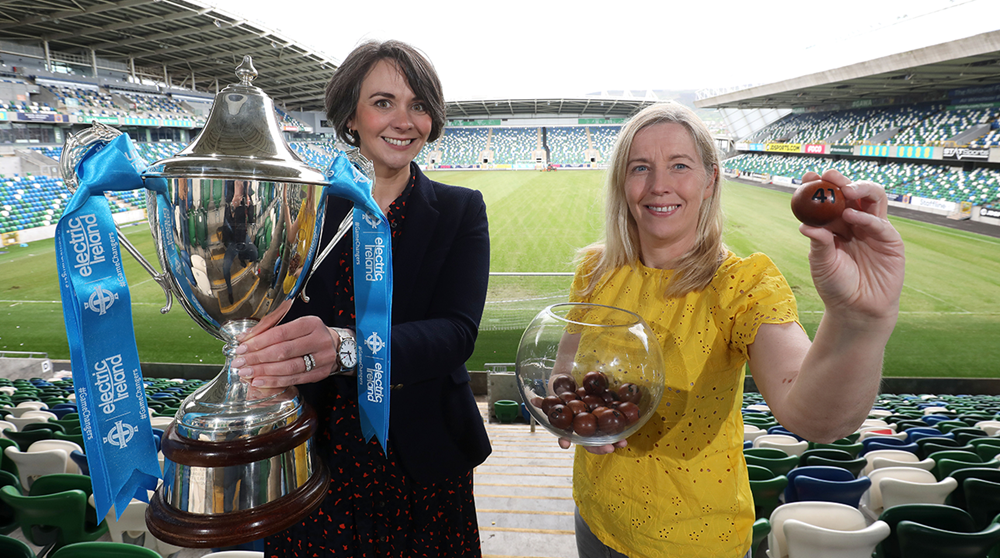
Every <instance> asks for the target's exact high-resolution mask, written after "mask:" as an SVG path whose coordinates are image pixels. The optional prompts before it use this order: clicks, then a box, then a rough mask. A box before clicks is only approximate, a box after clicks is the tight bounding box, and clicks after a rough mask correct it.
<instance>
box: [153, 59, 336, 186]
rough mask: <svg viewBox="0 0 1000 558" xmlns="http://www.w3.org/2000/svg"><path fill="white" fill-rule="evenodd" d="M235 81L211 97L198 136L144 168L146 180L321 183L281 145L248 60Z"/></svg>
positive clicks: (270, 108)
mask: <svg viewBox="0 0 1000 558" xmlns="http://www.w3.org/2000/svg"><path fill="white" fill-rule="evenodd" d="M236 76H237V77H239V78H240V83H234V84H231V85H229V86H228V87H226V88H225V89H223V90H222V91H220V92H219V93H218V94H217V95H216V96H215V102H214V104H213V105H212V111H211V113H210V114H209V115H208V120H207V121H206V122H205V127H204V128H203V129H202V131H201V133H200V134H199V135H198V137H197V138H195V140H194V141H192V142H191V144H190V145H188V146H187V147H186V148H185V149H184V150H182V151H181V152H180V153H178V154H177V155H175V156H173V157H170V158H168V159H163V160H161V161H158V162H156V163H153V164H152V165H150V166H149V168H148V169H146V171H145V172H144V173H143V174H144V175H146V176H158V177H163V178H170V177H196V176H197V177H204V178H220V179H230V180H260V181H272V182H297V183H306V184H325V183H326V179H325V178H324V176H323V173H322V172H320V171H318V170H316V169H314V168H312V167H310V166H309V165H307V164H305V163H304V162H303V161H302V158H301V157H299V155H298V154H297V153H295V152H294V151H292V149H291V148H290V147H289V146H288V144H287V143H285V140H284V138H283V137H282V135H281V130H280V129H279V128H278V119H277V116H276V115H275V112H274V102H273V101H271V98H270V97H268V96H267V94H265V93H264V91H263V90H261V89H260V88H258V87H254V86H253V85H251V82H252V81H253V80H254V78H256V77H257V70H255V69H254V67H253V61H252V60H251V58H250V56H244V57H243V62H242V63H241V64H240V65H239V66H238V67H237V68H236Z"/></svg>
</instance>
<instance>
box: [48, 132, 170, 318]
mask: <svg viewBox="0 0 1000 558" xmlns="http://www.w3.org/2000/svg"><path fill="white" fill-rule="evenodd" d="M121 134H122V132H121V130H117V129H115V128H112V127H111V126H108V125H106V124H101V123H100V122H94V123H93V124H91V126H90V127H89V128H85V129H83V130H81V131H80V132H78V133H76V134H69V135H67V136H66V142H65V143H64V144H63V151H62V155H61V156H60V157H59V174H60V175H61V176H62V179H63V182H64V183H65V184H66V187H67V188H69V190H70V192H74V193H75V192H76V189H77V187H79V186H80V180H79V179H78V178H77V176H76V165H77V164H79V163H80V160H81V159H83V156H84V155H86V154H87V151H89V150H90V148H91V146H93V145H94V144H95V143H108V142H110V141H111V140H113V139H115V138H116V137H118V136H120V135H121ZM147 200H148V197H147ZM115 230H116V231H118V242H119V243H120V244H121V245H122V246H123V247H124V248H125V250H126V251H127V252H128V253H129V254H132V257H133V258H135V261H137V262H139V265H140V266H142V268H143V269H144V270H146V273H148V274H149V275H150V277H152V278H153V281H156V284H157V285H159V286H160V288H161V289H163V294H164V295H165V296H166V298H167V300H166V303H165V305H164V306H163V308H160V313H161V314H166V313H167V312H169V311H170V308H171V307H172V306H173V301H174V298H173V295H172V294H171V292H170V285H169V283H167V276H166V274H164V273H160V272H158V271H156V269H155V268H154V267H153V265H152V264H150V263H149V261H148V260H146V258H145V257H143V255H142V254H141V253H140V252H139V250H138V249H137V248H136V247H135V245H133V244H132V243H131V242H129V240H128V238H126V237H125V234H124V233H122V230H121V228H120V227H119V226H118V223H115Z"/></svg>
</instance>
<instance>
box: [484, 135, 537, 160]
mask: <svg viewBox="0 0 1000 558" xmlns="http://www.w3.org/2000/svg"><path fill="white" fill-rule="evenodd" d="M491 131H492V133H491V134H490V143H489V146H488V147H487V149H492V150H493V160H492V161H491V162H492V163H494V164H497V165H513V164H514V163H516V162H518V161H530V160H532V159H533V158H532V156H531V154H532V152H533V151H534V150H535V149H538V148H539V147H540V146H541V145H540V144H541V140H540V138H539V133H540V130H539V129H538V128H492V129H491Z"/></svg>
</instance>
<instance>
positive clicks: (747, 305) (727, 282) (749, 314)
mask: <svg viewBox="0 0 1000 558" xmlns="http://www.w3.org/2000/svg"><path fill="white" fill-rule="evenodd" d="M720 276H723V279H724V285H723V286H722V287H721V288H720V290H719V293H720V296H721V297H722V298H723V300H724V304H723V305H722V307H723V308H724V309H725V310H726V311H727V313H728V314H729V317H730V323H732V335H731V337H730V344H731V345H732V347H733V348H734V349H735V350H737V351H739V352H740V353H742V354H743V356H744V357H748V351H747V347H749V346H750V345H751V344H753V341H754V338H755V337H756V336H757V329H758V328H759V327H760V325H761V324H783V323H790V322H796V323H798V319H799V317H798V308H797V305H796V302H795V295H793V294H792V289H791V287H789V286H788V282H787V281H786V280H785V277H784V276H783V275H782V274H781V272H780V271H779V270H778V267H777V266H776V265H774V262H772V261H771V259H770V258H768V257H767V256H765V255H764V254H753V255H751V256H750V257H748V258H745V259H742V260H738V261H737V262H735V263H734V264H732V265H730V266H728V268H727V269H723V270H720ZM726 299H728V300H726Z"/></svg>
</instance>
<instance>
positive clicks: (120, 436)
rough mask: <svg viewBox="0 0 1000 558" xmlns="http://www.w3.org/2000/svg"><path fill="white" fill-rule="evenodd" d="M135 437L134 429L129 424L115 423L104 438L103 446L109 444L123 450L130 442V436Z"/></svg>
mask: <svg viewBox="0 0 1000 558" xmlns="http://www.w3.org/2000/svg"><path fill="white" fill-rule="evenodd" d="M134 435H135V427H134V426H132V425H131V424H125V423H123V422H122V421H120V420H119V421H117V422H115V425H114V426H113V427H111V430H110V431H109V432H108V435H107V436H106V437H105V438H104V443H105V444H111V445H112V446H115V447H117V448H118V449H125V447H126V446H128V443H129V442H130V441H132V436H134Z"/></svg>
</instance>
